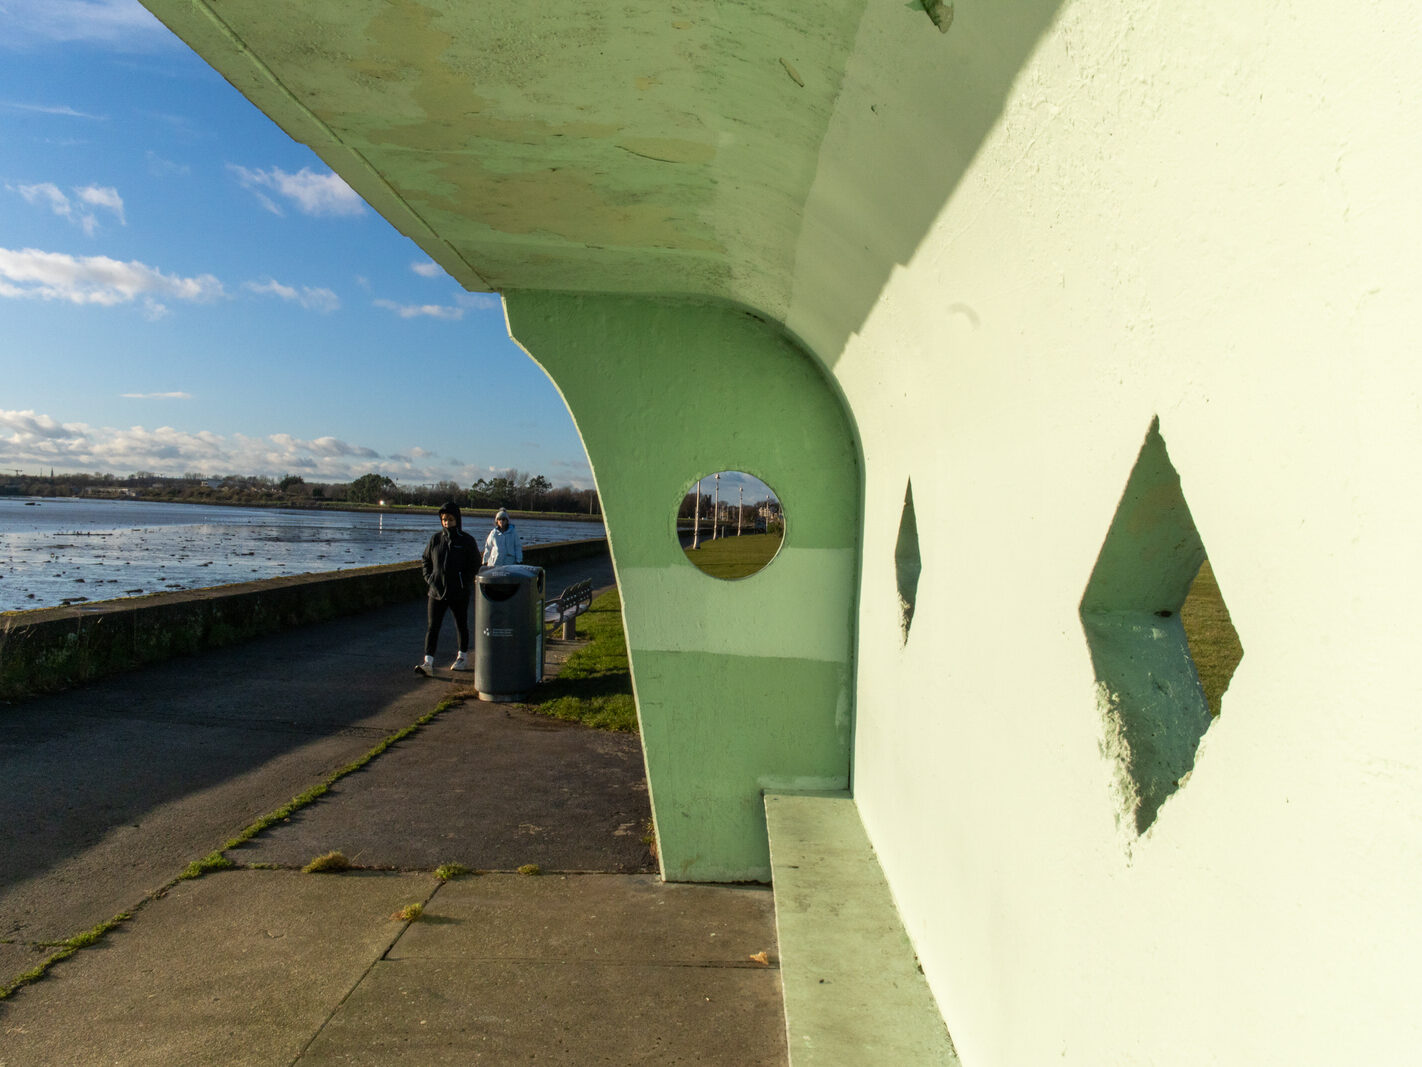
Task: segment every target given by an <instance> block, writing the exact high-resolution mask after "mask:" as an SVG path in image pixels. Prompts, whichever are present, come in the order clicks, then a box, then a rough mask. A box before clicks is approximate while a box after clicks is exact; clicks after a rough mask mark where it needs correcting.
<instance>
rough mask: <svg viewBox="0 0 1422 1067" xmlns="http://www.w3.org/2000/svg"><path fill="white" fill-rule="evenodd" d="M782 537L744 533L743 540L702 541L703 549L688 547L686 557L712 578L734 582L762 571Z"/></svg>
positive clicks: (737, 538)
mask: <svg viewBox="0 0 1422 1067" xmlns="http://www.w3.org/2000/svg"><path fill="white" fill-rule="evenodd" d="M780 542H781V536H780V534H778V533H773V534H742V535H741V536H740V537H718V538H717V539H716V540H714V541H708V540H706V539H705V538H702V539H701V547H700V548H697V549H691V548H686V549H684V550H683V551H685V552H686V558H687V559H689V560H691V562H692V563H694V564H696V566H697V567H698V568H700V569H701V570H702V571H704V572H705V573H707V574H709V575H711V577H713V578H724V579H726V580H728V581H734V580H735V579H737V578H748V577H750V576H751V575H752V574H754V573H755V572H756V571H758V570H760V569H761V568H762V567H764V566H765V565H766V564H767V563H769V562H770V561H771V560H772V559H774V558H775V553H777V552H779V551H780Z"/></svg>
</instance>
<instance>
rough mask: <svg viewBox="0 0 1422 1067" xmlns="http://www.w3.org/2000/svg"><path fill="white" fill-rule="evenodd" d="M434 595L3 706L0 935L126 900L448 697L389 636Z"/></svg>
mask: <svg viewBox="0 0 1422 1067" xmlns="http://www.w3.org/2000/svg"><path fill="white" fill-rule="evenodd" d="M422 608H423V606H422V605H418V604H416V605H409V604H404V605H395V606H393V607H390V608H384V609H380V610H378V611H374V612H369V613H367V614H365V615H361V616H357V617H354V618H351V619H342V620H338V621H337V622H333V623H326V624H322V625H320V626H314V627H306V628H304V629H303V630H301V631H294V632H292V633H288V634H278V635H274V636H272V637H266V638H260V639H258V640H255V641H251V642H248V643H247V644H244V645H241V646H236V647H233V648H228V649H220V650H216V651H212V652H209V653H206V654H204V655H202V656H200V657H187V658H183V659H178V660H173V661H170V662H168V663H164V664H159V665H157V666H153V667H149V668H145V669H144V670H141V671H135V672H133V673H132V674H128V675H124V676H121V677H117V678H111V679H108V680H106V681H104V682H101V683H96V684H93V685H89V686H84V687H80V688H78V689H74V690H70V691H68V692H66V693H62V694H57V695H55V696H52V697H45V698H41V699H38V700H34V701H29V702H26V703H25V704H22V705H18V706H15V707H8V708H5V709H3V713H2V714H0V812H3V813H4V816H5V817H4V819H3V820H0V856H4V857H5V862H4V863H3V864H0V937H4V938H19V939H25V940H60V939H63V938H66V937H70V936H72V935H73V934H75V933H77V932H79V931H81V930H86V929H88V928H89V927H91V926H93V925H94V924H95V923H97V922H102V921H104V920H106V919H109V918H111V917H112V916H113V915H115V914H116V913H118V912H120V911H124V910H127V909H129V908H132V907H133V906H134V905H136V904H137V903H138V902H139V900H141V899H142V898H143V897H144V896H145V895H147V894H148V893H150V892H152V891H153V890H154V889H156V888H158V887H159V886H162V885H164V884H166V883H167V882H168V881H169V880H170V879H172V878H173V877H174V876H175V875H176V874H178V872H179V871H181V870H182V869H183V867H184V866H186V865H187V864H188V863H189V862H190V861H191V860H194V859H197V858H198V857H200V856H203V855H206V854H207V853H208V852H210V851H211V850H212V849H214V848H216V847H217V846H218V845H220V844H221V843H222V842H223V841H225V840H227V839H228V838H229V837H231V836H232V835H233V834H235V833H236V832H238V831H239V830H241V829H242V828H243V827H245V826H246V825H248V824H249V823H250V822H251V821H252V820H253V819H255V818H256V817H258V816H259V815H262V814H265V813H266V812H268V811H271V810H272V809H273V808H276V807H278V806H280V805H281V804H284V803H285V802H286V801H287V800H289V799H290V798H291V797H292V795H293V794H295V793H298V792H300V791H302V790H303V789H305V788H307V787H308V786H310V785H311V784H313V783H315V782H317V781H320V780H321V779H322V778H324V777H325V776H326V775H327V774H329V773H330V772H331V771H333V770H335V769H336V768H338V767H340V766H343V765H344V764H346V763H348V762H350V761H351V760H352V759H355V758H356V757H358V756H360V755H362V754H364V753H365V752H368V751H369V750H370V749H371V748H372V747H373V746H374V745H375V744H376V743H378V741H379V740H380V739H381V738H383V737H385V736H387V735H388V734H390V733H392V732H394V731H395V730H397V729H400V728H401V727H403V726H406V725H408V724H409V723H410V722H413V721H414V720H415V719H417V718H419V717H420V716H421V715H423V714H424V713H425V712H427V711H429V710H430V709H431V708H433V707H434V705H435V704H436V703H437V702H438V700H439V699H440V697H441V693H440V692H438V691H435V692H432V691H431V690H430V689H428V688H425V687H423V686H421V685H420V682H421V679H420V678H419V677H418V676H416V675H414V674H413V673H412V672H411V671H410V670H409V667H410V664H411V663H413V659H412V658H411V657H410V655H409V654H408V652H407V651H406V649H405V648H404V647H398V648H392V645H393V644H394V641H393V639H394V637H395V636H396V635H401V636H403V638H404V640H405V641H406V642H411V643H414V642H417V641H418V637H415V638H410V637H409V635H410V634H411V633H412V632H413V633H415V634H417V635H418V634H419V633H422V632H423V627H424V622H423V613H422ZM293 646H294V647H293ZM398 653H404V654H398ZM277 691H281V692H283V693H284V696H282V697H281V699H277V698H276V697H274V696H273V693H274V692H277Z"/></svg>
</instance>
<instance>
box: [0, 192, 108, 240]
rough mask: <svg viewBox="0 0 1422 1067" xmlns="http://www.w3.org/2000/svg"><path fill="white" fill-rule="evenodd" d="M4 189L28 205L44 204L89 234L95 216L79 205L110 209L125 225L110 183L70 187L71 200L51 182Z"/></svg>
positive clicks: (95, 226)
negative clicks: (71, 192)
mask: <svg viewBox="0 0 1422 1067" xmlns="http://www.w3.org/2000/svg"><path fill="white" fill-rule="evenodd" d="M7 188H10V189H13V190H14V191H15V192H17V193H19V194H20V195H21V196H23V197H24V198H25V200H26V201H27V202H29V203H31V204H35V205H39V206H44V207H48V208H49V209H50V210H51V211H53V212H54V213H55V214H56V215H58V216H59V217H60V218H65V219H68V220H69V221H70V222H72V223H74V225H76V226H78V227H79V228H80V229H82V230H83V231H84V233H85V234H86V235H88V236H90V237H92V236H93V235H94V231H95V230H97V229H98V228H99V218H98V216H97V215H96V214H95V213H94V212H93V211H89V210H87V209H86V208H85V207H84V206H83V205H88V206H89V207H98V208H104V209H106V210H108V211H111V212H112V213H113V214H114V215H116V216H117V217H118V220H119V225H121V226H126V225H128V222H127V220H126V219H125V218H124V214H123V197H121V196H119V194H118V190H117V189H115V188H114V187H113V186H111V185H105V186H98V185H85V186H76V187H75V188H74V190H73V192H74V199H73V200H71V199H70V198H69V197H68V196H67V195H66V194H65V193H64V191H63V190H61V189H60V188H59V186H57V185H55V184H54V183H53V182H40V183H38V184H36V185H12V186H7Z"/></svg>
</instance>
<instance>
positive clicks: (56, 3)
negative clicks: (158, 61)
mask: <svg viewBox="0 0 1422 1067" xmlns="http://www.w3.org/2000/svg"><path fill="white" fill-rule="evenodd" d="M0 14H3V15H4V16H5V20H6V23H7V25H6V27H5V34H4V36H3V38H0V41H3V42H4V43H3V44H0V47H9V48H11V49H20V48H29V47H33V46H36V45H42V44H45V43H51V42H56V41H57V42H62V43H73V42H90V43H100V44H105V45H109V46H112V47H117V48H120V49H126V50H130V51H148V50H151V49H153V48H158V47H166V46H173V45H176V44H177V43H178V42H177V39H176V38H175V37H174V36H173V35H172V34H171V33H170V32H168V30H167V28H166V27H165V26H164V25H163V24H162V23H161V22H159V21H158V20H157V19H156V18H154V17H153V15H152V14H150V13H149V12H148V11H147V10H146V9H145V8H144V7H143V6H142V5H141V4H139V3H138V2H137V0H5V2H4V5H3V7H0Z"/></svg>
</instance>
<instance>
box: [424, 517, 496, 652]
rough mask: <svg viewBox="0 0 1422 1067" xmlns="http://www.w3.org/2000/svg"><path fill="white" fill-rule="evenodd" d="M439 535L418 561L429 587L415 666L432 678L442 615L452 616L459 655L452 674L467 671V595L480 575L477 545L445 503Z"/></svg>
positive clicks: (433, 539) (440, 520)
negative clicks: (422, 650) (422, 638)
mask: <svg viewBox="0 0 1422 1067" xmlns="http://www.w3.org/2000/svg"><path fill="white" fill-rule="evenodd" d="M439 524H440V527H441V528H440V531H439V532H438V533H436V534H435V535H434V536H432V537H431V538H430V543H429V544H427V545H425V552H424V555H423V556H422V557H421V562H422V570H423V572H424V576H425V584H426V585H427V586H429V591H430V595H429V603H428V606H429V612H428V618H429V625H428V627H427V628H426V629H425V658H424V660H423V661H421V662H420V663H418V664H416V665H415V670H416V672H418V673H419V674H424V675H433V674H434V654H435V647H436V646H437V645H438V644H439V631H440V627H441V626H442V625H444V613H445V612H446V611H448V612H450V613H451V614H452V615H453V616H454V629H455V632H456V634H457V635H458V637H459V654H458V655H457V656H455V658H454V662H453V663H451V664H450V665H449V669H450V670H452V671H467V670H469V595H470V593H472V592H473V591H474V576H475V575H476V574H478V573H479V560H480V555H481V553H480V551H479V542H477V541H475V540H474V538H472V537H470V536H469V535H468V534H467V533H465V532H464V526H463V521H462V519H461V517H460V514H459V505H458V504H456V503H455V502H454V501H452V500H451V501H448V502H447V503H446V504H445V505H444V507H442V508H440V509H439Z"/></svg>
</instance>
